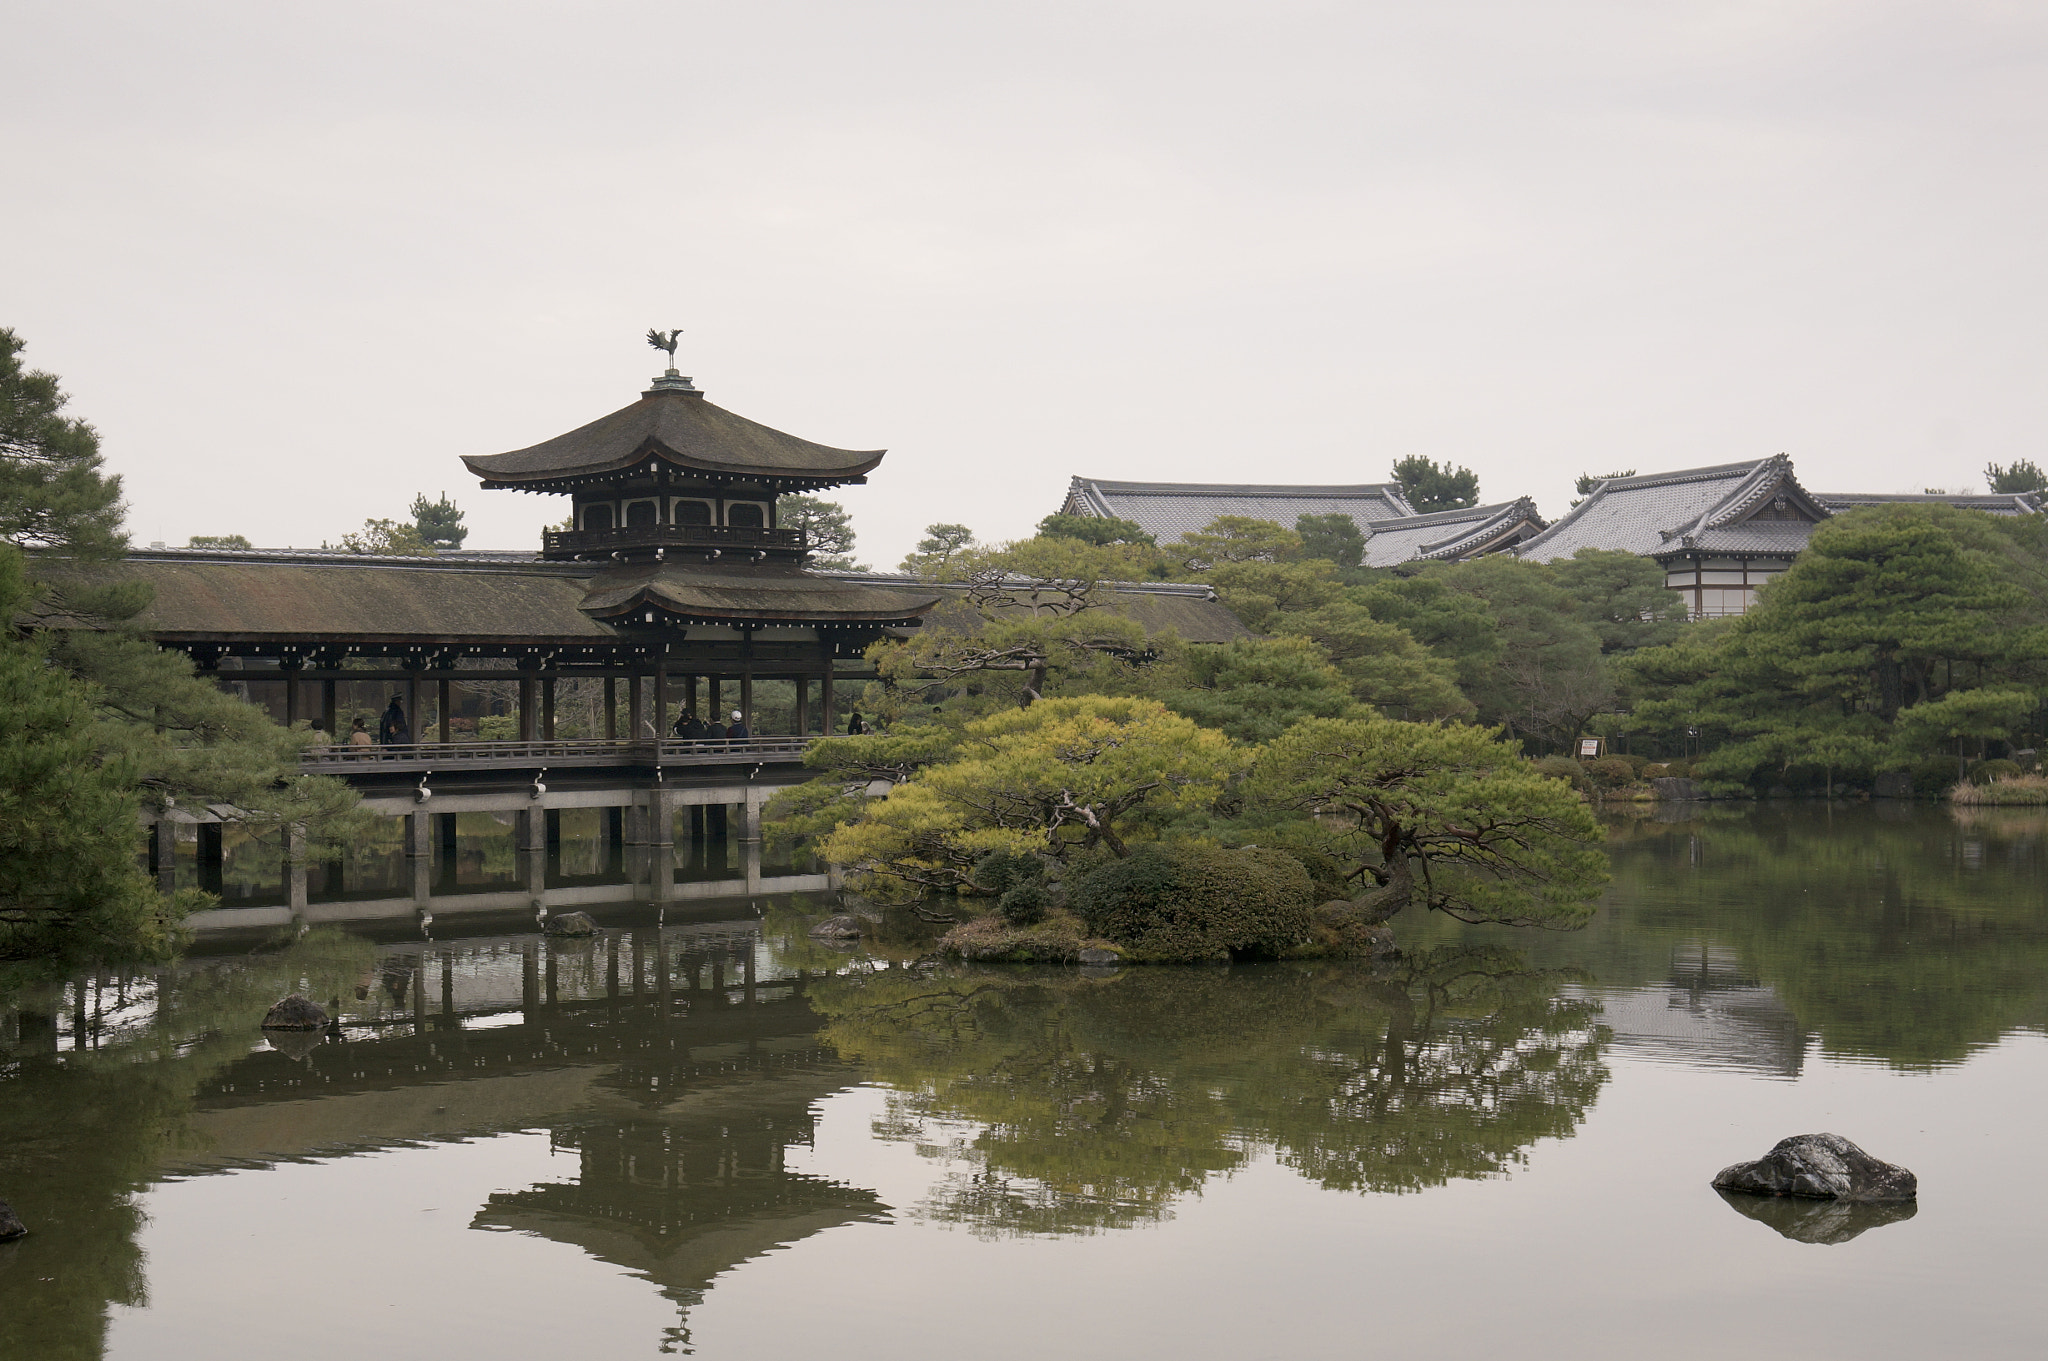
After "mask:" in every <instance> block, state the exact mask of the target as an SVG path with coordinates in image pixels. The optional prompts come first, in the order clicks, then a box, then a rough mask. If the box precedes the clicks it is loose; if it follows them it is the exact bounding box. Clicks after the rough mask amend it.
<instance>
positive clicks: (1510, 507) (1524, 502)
mask: <svg viewBox="0 0 2048 1361" xmlns="http://www.w3.org/2000/svg"><path fill="white" fill-rule="evenodd" d="M1483 509H1487V510H1491V511H1492V512H1493V514H1491V515H1488V516H1487V517H1486V518H1485V519H1483V520H1479V521H1476V522H1474V523H1472V525H1471V527H1470V528H1469V529H1467V530H1465V532H1464V533H1462V534H1452V535H1448V536H1446V537H1444V538H1441V539H1438V540H1436V541H1434V542H1432V543H1425V544H1422V545H1421V546H1420V547H1418V548H1417V549H1416V553H1415V555H1416V556H1417V557H1419V558H1436V557H1443V556H1447V555H1448V556H1455V552H1456V550H1457V549H1460V548H1462V547H1463V546H1464V545H1466V544H1469V543H1471V542H1473V541H1474V540H1480V539H1484V538H1485V537H1486V536H1487V535H1489V534H1492V533H1494V532H1495V531H1497V530H1498V529H1499V528H1500V527H1501V526H1502V525H1503V524H1506V523H1509V522H1510V521H1512V520H1514V519H1515V518H1516V514H1517V512H1520V513H1522V514H1525V515H1527V516H1528V518H1530V519H1532V520H1534V521H1536V522H1537V523H1538V524H1542V523H1543V516H1542V515H1540V514H1539V513H1538V512H1537V510H1536V502H1535V501H1534V500H1532V499H1531V498H1529V497H1527V496H1518V497H1516V498H1515V499H1514V500H1512V501H1502V502H1501V503H1500V504H1498V505H1495V506H1488V507H1483Z"/></svg>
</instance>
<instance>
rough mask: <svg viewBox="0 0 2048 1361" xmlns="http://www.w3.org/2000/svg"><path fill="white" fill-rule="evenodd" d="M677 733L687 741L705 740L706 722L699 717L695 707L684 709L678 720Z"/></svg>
mask: <svg viewBox="0 0 2048 1361" xmlns="http://www.w3.org/2000/svg"><path fill="white" fill-rule="evenodd" d="M675 734H676V736H677V737H680V738H682V739H683V740H684V741H685V742H701V741H703V740H704V724H703V722H702V720H700V719H699V718H698V717H697V711H696V710H695V709H685V710H683V716H682V717H681V718H678V719H677V720H676V726H675Z"/></svg>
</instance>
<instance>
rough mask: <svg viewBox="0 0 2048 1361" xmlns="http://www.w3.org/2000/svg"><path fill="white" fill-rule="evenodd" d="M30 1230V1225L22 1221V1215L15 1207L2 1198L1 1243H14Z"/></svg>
mask: <svg viewBox="0 0 2048 1361" xmlns="http://www.w3.org/2000/svg"><path fill="white" fill-rule="evenodd" d="M27 1232H28V1225H26V1224H24V1223H22V1222H21V1216H20V1215H18V1214H16V1213H15V1212H14V1207H13V1206H12V1205H9V1204H8V1203H7V1202H6V1201H4V1200H0V1243H12V1242H13V1241H14V1240H15V1239H17V1238H19V1237H21V1236H22V1235H23V1234H25V1233H27Z"/></svg>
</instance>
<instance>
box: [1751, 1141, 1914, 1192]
mask: <svg viewBox="0 0 2048 1361" xmlns="http://www.w3.org/2000/svg"><path fill="white" fill-rule="evenodd" d="M1714 1188H1715V1189H1716V1190H1719V1191H1747V1192H1749V1193H1751V1194H1752V1195H1760V1196H1806V1197H1809V1198H1812V1199H1815V1200H1843V1201H1850V1202H1853V1203H1856V1204H1861V1205H1880V1204H1886V1203H1889V1202H1896V1201H1902V1200H1912V1199H1914V1198H1915V1197H1917V1196H1918V1195H1919V1193H1920V1181H1919V1178H1917V1177H1915V1176H1914V1175H1913V1174H1912V1173H1911V1172H1908V1171H1907V1170H1906V1169H1905V1168H1903V1167H1895V1166H1893V1165H1892V1164H1891V1163H1888V1162H1881V1161H1879V1160H1878V1159H1876V1158H1873V1157H1871V1156H1870V1155H1869V1154H1868V1153H1865V1152H1864V1151H1863V1150H1862V1149H1860V1148H1858V1147H1856V1145H1854V1144H1852V1143H1850V1142H1849V1141H1848V1140H1847V1139H1844V1138H1843V1137H1842V1136H1841V1135H1839V1134H1795V1135H1793V1136H1792V1137H1791V1138H1790V1139H1781V1140H1779V1141H1778V1144H1777V1146H1776V1147H1775V1148H1773V1149H1772V1150H1771V1151H1770V1152H1769V1153H1766V1154H1764V1156H1763V1157H1761V1158H1758V1159H1757V1160H1756V1161H1755V1162H1753V1163H1737V1164H1735V1165H1734V1166H1733V1167H1724V1168H1722V1169H1721V1172H1720V1175H1719V1176H1717V1177H1715V1178H1714Z"/></svg>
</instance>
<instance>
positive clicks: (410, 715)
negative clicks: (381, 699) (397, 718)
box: [405, 668, 427, 742]
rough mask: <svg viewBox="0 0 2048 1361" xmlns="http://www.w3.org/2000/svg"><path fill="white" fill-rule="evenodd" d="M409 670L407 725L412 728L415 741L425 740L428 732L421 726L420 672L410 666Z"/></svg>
mask: <svg viewBox="0 0 2048 1361" xmlns="http://www.w3.org/2000/svg"><path fill="white" fill-rule="evenodd" d="M408 672H409V674H408V675H407V676H406V678H405V726H406V727H407V728H408V729H410V730H411V733H412V740H413V741H415V742H424V741H426V740H427V734H426V731H425V729H424V728H423V727H422V726H421V720H422V715H421V713H420V673H419V672H418V671H417V670H416V669H412V668H408Z"/></svg>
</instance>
